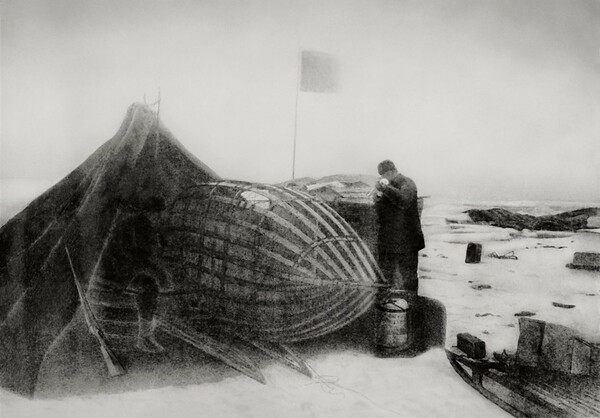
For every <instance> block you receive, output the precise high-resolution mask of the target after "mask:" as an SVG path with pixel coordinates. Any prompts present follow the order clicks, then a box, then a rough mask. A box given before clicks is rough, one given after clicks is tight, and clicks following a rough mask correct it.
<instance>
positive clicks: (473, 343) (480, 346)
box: [456, 332, 485, 359]
mask: <svg viewBox="0 0 600 418" xmlns="http://www.w3.org/2000/svg"><path fill="white" fill-rule="evenodd" d="M456 347H458V349H459V350H460V351H462V352H463V353H465V354H466V355H467V356H468V357H471V358H476V359H480V358H484V357H485V341H482V340H480V339H479V338H477V337H475V336H474V335H471V334H467V333H464V332H463V333H460V334H458V335H457V336H456Z"/></svg>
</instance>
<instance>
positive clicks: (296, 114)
mask: <svg viewBox="0 0 600 418" xmlns="http://www.w3.org/2000/svg"><path fill="white" fill-rule="evenodd" d="M301 69H302V50H300V51H298V75H297V77H296V109H295V112H294V151H293V156H292V180H294V179H295V178H296V136H297V132H298V97H299V96H300V77H302V74H301Z"/></svg>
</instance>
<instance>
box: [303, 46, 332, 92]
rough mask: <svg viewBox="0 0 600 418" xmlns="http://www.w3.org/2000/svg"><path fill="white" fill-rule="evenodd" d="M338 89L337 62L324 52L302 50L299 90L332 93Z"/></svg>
mask: <svg viewBox="0 0 600 418" xmlns="http://www.w3.org/2000/svg"><path fill="white" fill-rule="evenodd" d="M338 89H339V63H338V60H337V59H336V57H334V56H333V55H331V54H327V53H325V52H317V51H302V53H301V65H300V91H307V92H315V93H333V92H335V91H337V90H338Z"/></svg>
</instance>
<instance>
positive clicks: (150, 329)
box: [136, 317, 165, 353]
mask: <svg viewBox="0 0 600 418" xmlns="http://www.w3.org/2000/svg"><path fill="white" fill-rule="evenodd" d="M138 325H139V329H138V338H137V343H136V347H137V348H139V349H140V350H143V351H146V352H148V353H159V352H161V351H164V350H165V349H164V347H163V346H162V345H160V344H159V342H158V341H156V338H154V329H155V328H156V324H155V323H154V321H153V320H148V319H144V318H142V317H140V318H139V319H138Z"/></svg>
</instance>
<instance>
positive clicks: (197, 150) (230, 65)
mask: <svg viewBox="0 0 600 418" xmlns="http://www.w3.org/2000/svg"><path fill="white" fill-rule="evenodd" d="M1 7H2V10H1V11H2V14H1V18H2V22H1V23H2V38H1V41H2V50H1V60H2V80H1V81H2V97H1V98H2V115H1V116H2V120H1V122H2V129H1V134H2V137H1V149H0V151H1V157H0V163H1V167H0V175H1V178H2V180H3V184H5V183H6V180H10V179H44V180H47V181H48V180H51V181H58V180H60V179H61V178H62V177H64V176H65V175H66V174H68V173H69V172H70V171H71V170H73V169H74V168H75V167H77V165H79V164H80V163H81V162H82V161H83V160H84V159H85V158H86V157H87V156H88V155H89V154H91V153H92V152H93V151H94V150H96V149H97V148H98V147H99V146H100V145H101V144H102V143H104V142H105V141H107V140H109V139H110V138H111V137H112V136H113V135H114V134H115V133H116V131H117V129H118V127H119V125H120V123H121V121H122V119H123V117H124V115H125V111H126V109H127V107H128V106H129V105H130V104H131V103H133V102H139V101H143V99H144V94H146V97H147V99H148V101H150V100H155V98H156V96H157V92H158V89H159V88H160V90H161V93H162V107H161V119H162V121H163V123H164V124H165V125H166V126H167V127H168V128H169V129H170V130H171V132H173V134H174V135H175V136H176V137H177V138H178V139H179V140H180V141H181V142H182V143H183V144H184V145H185V146H186V147H187V148H188V149H189V150H190V151H191V152H192V153H194V154H195V155H196V156H198V158H200V159H201V160H202V161H203V162H205V163H206V164H207V165H209V166H210V167H211V168H213V169H214V170H215V171H216V172H217V173H219V174H220V175H222V176H223V177H227V178H236V179H243V180H251V181H261V182H280V181H283V180H287V179H289V178H290V177H291V166H292V144H293V137H294V115H295V105H296V94H297V93H296V86H297V82H298V79H297V77H298V57H299V51H300V50H302V49H310V50H316V51H323V52H327V53H330V54H333V55H335V56H336V57H337V58H338V60H339V62H340V73H339V74H340V77H341V80H340V82H341V86H342V89H341V91H339V92H338V93H332V94H322V93H307V92H302V93H300V94H299V97H298V114H297V115H298V117H297V140H298V148H297V163H296V176H297V177H301V176H323V175H329V174H336V173H364V174H374V175H375V174H376V165H377V163H378V162H379V161H380V160H382V159H386V158H390V159H392V160H394V161H395V162H396V163H397V165H398V167H399V170H400V171H401V172H403V173H404V174H406V175H408V176H410V177H412V178H413V179H414V180H415V181H416V182H417V185H418V186H419V190H420V194H423V195H425V194H427V195H448V196H454V197H461V198H468V199H487V200H490V199H519V200H520V199H547V200H561V199H563V200H585V201H600V2H599V1H595V0H589V1H579V0H561V1H552V0H538V1H529V0H514V1H508V0H507V1H483V0H473V1H467V0H458V1H449V0H439V1H427V0H415V1H410V0H408V1H401V0H398V1H391V0H390V1H384V0H339V1H325V0H314V1H304V0H296V1H291V0H263V1H253V0H249V1H241V0H237V1H234V0H211V1H208V0H197V1H191V0H190V1H158V0H143V1H142V0H137V1H132V0H95V1H91V0H43V1H42V0H31V1H28V0H18V1H17V0H3V1H2V6H1Z"/></svg>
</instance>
